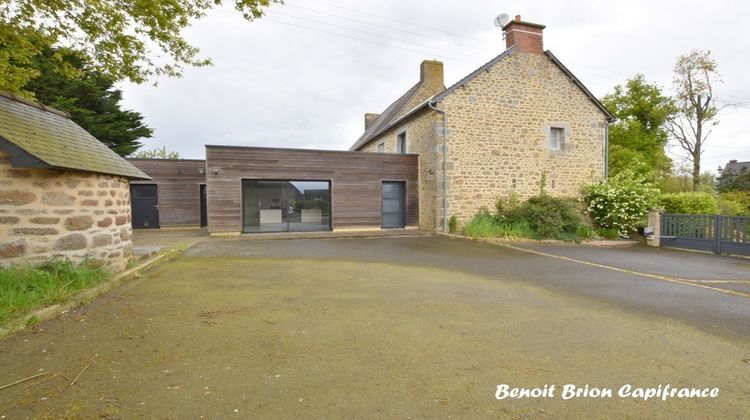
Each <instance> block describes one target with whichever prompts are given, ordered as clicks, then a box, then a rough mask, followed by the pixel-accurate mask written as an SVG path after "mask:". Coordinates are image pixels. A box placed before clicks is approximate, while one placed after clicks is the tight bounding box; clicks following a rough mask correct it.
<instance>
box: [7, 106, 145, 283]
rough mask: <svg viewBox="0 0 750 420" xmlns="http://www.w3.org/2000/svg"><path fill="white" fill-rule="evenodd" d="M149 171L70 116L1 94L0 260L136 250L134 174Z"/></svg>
mask: <svg viewBox="0 0 750 420" xmlns="http://www.w3.org/2000/svg"><path fill="white" fill-rule="evenodd" d="M143 179H150V178H149V176H148V175H146V174H145V173H143V172H142V171H141V170H139V169H138V168H136V167H134V166H133V165H131V164H130V163H128V162H127V161H126V160H125V159H123V158H122V157H120V156H118V155H117V154H116V153H114V152H113V151H112V150H110V149H109V148H108V147H107V146H105V145H104V144H102V143H101V142H100V141H98V140H97V139H96V138H94V137H93V136H92V135H91V134H89V133H88V132H86V130H84V129H83V128H81V127H80V126H78V125H77V124H76V123H75V122H73V121H72V120H71V119H70V116H69V115H68V114H67V113H65V112H61V111H58V110H55V109H52V108H49V107H46V106H44V105H40V104H37V103H34V102H31V101H28V100H25V99H22V98H19V97H16V96H15V95H12V94H9V93H5V92H0V264H2V265H5V266H7V265H10V264H15V263H22V262H30V263H36V262H41V261H44V260H48V259H51V258H55V257H63V258H68V259H70V260H71V261H74V262H81V261H83V260H85V259H89V260H101V261H104V262H105V263H106V264H107V266H108V267H110V268H111V269H112V270H113V271H120V270H122V269H123V268H125V266H126V265H127V263H128V261H129V260H130V258H131V257H132V255H133V245H132V241H131V232H132V228H131V211H130V180H143Z"/></svg>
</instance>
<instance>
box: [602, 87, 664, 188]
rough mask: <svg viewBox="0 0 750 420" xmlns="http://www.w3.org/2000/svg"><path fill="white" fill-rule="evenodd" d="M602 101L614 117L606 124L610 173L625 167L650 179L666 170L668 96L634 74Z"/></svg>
mask: <svg viewBox="0 0 750 420" xmlns="http://www.w3.org/2000/svg"><path fill="white" fill-rule="evenodd" d="M602 102H603V103H604V105H605V106H606V107H607V109H609V110H610V111H611V112H612V114H613V115H614V116H615V117H616V118H617V122H615V123H614V124H612V125H610V127H609V145H610V148H609V168H610V173H611V174H612V175H616V174H618V173H621V172H623V171H625V170H628V171H630V172H633V173H635V174H637V175H640V176H642V177H645V178H647V179H649V180H655V179H656V178H660V177H662V176H665V175H666V174H668V173H669V170H670V168H671V164H672V162H671V160H670V159H669V157H667V155H666V153H665V152H664V146H665V145H666V144H667V141H668V140H669V135H668V133H667V130H666V129H665V124H666V122H667V121H668V119H669V118H670V116H671V115H672V113H673V112H674V110H675V108H674V105H673V104H672V101H671V100H670V98H669V97H666V96H664V95H663V94H662V92H661V89H660V88H659V87H658V86H656V85H654V84H650V83H648V82H647V81H646V78H645V77H644V76H643V75H642V74H637V75H635V77H633V78H632V79H629V80H628V81H627V82H626V83H625V85H624V86H622V85H617V86H615V88H614V91H613V92H612V93H610V94H608V95H606V96H605V97H604V98H602Z"/></svg>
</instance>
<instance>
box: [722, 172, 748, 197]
mask: <svg viewBox="0 0 750 420" xmlns="http://www.w3.org/2000/svg"><path fill="white" fill-rule="evenodd" d="M716 188H717V189H718V190H719V192H730V191H750V171H749V170H748V169H747V168H745V167H743V168H741V169H740V170H738V171H724V172H722V174H721V176H720V177H719V179H718V185H717V186H716Z"/></svg>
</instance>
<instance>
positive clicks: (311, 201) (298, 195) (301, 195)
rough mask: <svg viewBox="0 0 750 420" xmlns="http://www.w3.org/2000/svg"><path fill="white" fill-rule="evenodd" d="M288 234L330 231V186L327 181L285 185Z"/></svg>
mask: <svg viewBox="0 0 750 420" xmlns="http://www.w3.org/2000/svg"><path fill="white" fill-rule="evenodd" d="M287 202H288V207H289V211H288V214H287V222H288V223H289V231H290V232H312V231H319V230H331V212H330V209H331V186H330V183H329V182H328V181H289V182H288V183H287Z"/></svg>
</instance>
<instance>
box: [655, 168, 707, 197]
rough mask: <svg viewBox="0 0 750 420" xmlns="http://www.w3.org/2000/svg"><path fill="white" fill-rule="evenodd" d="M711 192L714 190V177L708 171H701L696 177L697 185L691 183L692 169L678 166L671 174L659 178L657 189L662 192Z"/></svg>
mask: <svg viewBox="0 0 750 420" xmlns="http://www.w3.org/2000/svg"><path fill="white" fill-rule="evenodd" d="M693 188H697V189H696V191H697V192H706V193H711V194H713V193H714V192H716V177H715V176H714V175H713V174H712V173H710V172H703V173H702V174H701V175H700V177H699V178H698V186H697V187H695V186H694V185H693V174H692V169H691V168H688V167H687V166H680V167H678V168H675V169H674V171H672V174H670V175H669V176H666V177H664V178H662V179H660V180H659V190H660V191H661V192H663V193H680V192H689V191H693Z"/></svg>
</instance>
